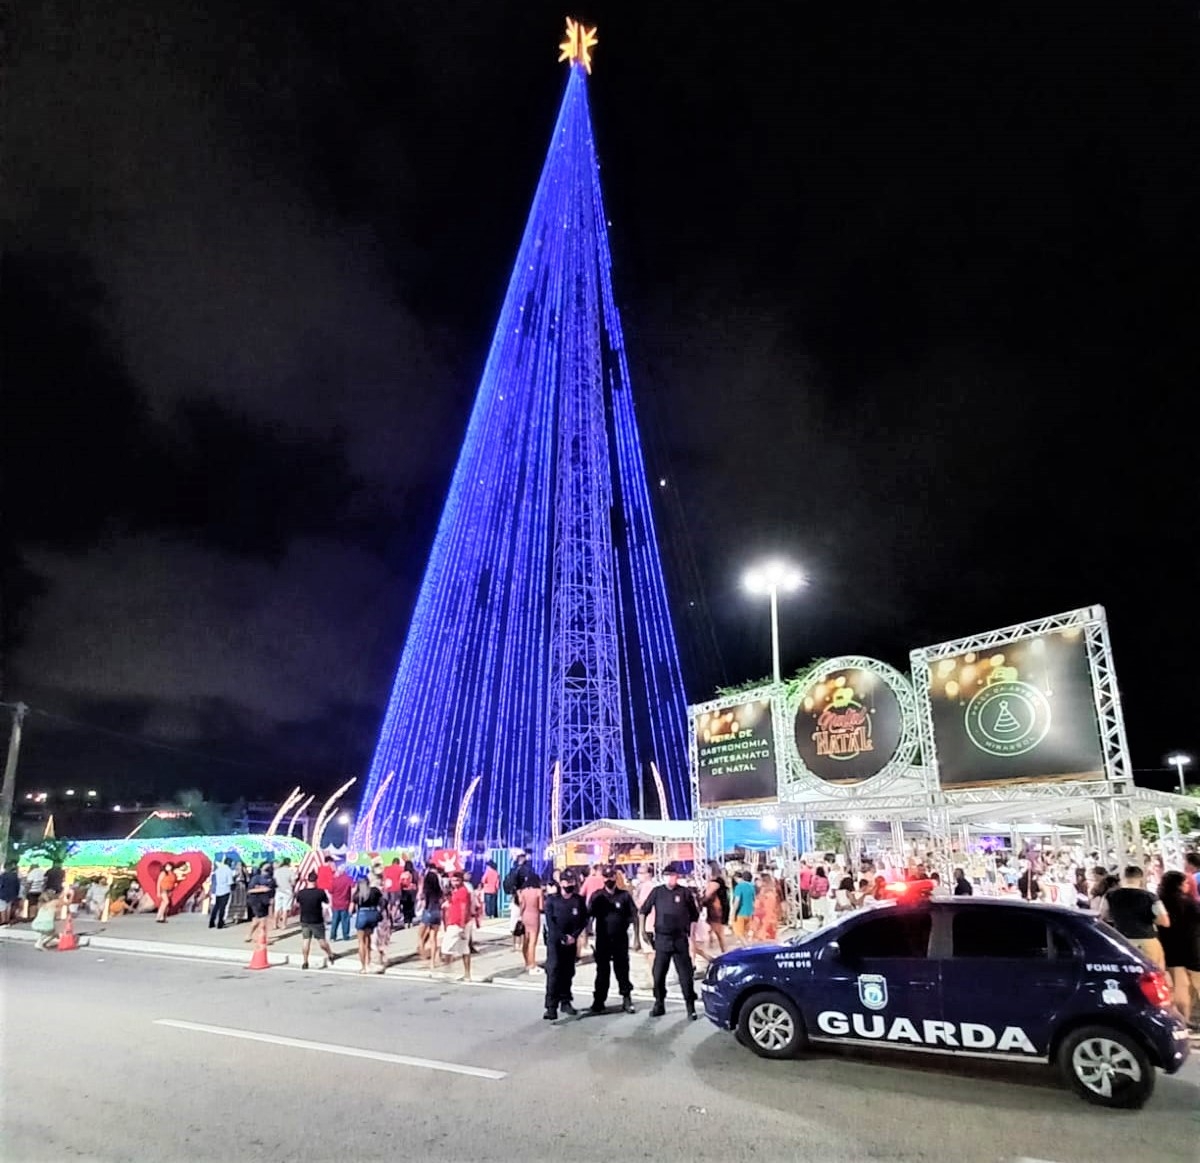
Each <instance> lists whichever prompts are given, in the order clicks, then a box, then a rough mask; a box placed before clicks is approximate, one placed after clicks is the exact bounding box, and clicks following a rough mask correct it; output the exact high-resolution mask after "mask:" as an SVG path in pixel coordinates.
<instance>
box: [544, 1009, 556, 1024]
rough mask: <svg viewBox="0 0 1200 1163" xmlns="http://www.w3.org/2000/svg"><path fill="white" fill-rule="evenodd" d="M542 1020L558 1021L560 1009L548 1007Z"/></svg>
mask: <svg viewBox="0 0 1200 1163" xmlns="http://www.w3.org/2000/svg"><path fill="white" fill-rule="evenodd" d="M542 1020H543V1021H547V1022H557V1021H558V1010H552V1009H550V1008H547V1009H546V1012H545V1013H544V1014H542Z"/></svg>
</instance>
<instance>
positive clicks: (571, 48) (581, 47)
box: [558, 16, 596, 77]
mask: <svg viewBox="0 0 1200 1163" xmlns="http://www.w3.org/2000/svg"><path fill="white" fill-rule="evenodd" d="M595 47H596V30H595V29H594V28H585V27H584V26H583V24H582V23H581V22H579V21H576V20H572V19H571V18H570V17H569V16H568V17H567V39H566V40H564V41H563V42H562V44H560V45H559V46H558V59H559V61H578V62H579V63H580V64H581V65H583V67H584V69H585V70H586V72H587V74H588V76H589V77H590V76H591V75H592V49H593V48H595Z"/></svg>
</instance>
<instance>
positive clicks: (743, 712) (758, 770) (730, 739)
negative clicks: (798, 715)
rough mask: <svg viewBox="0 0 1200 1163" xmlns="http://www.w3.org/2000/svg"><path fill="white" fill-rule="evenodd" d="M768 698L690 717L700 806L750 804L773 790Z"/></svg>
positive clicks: (775, 788) (771, 795)
mask: <svg viewBox="0 0 1200 1163" xmlns="http://www.w3.org/2000/svg"><path fill="white" fill-rule="evenodd" d="M773 729H774V727H773V723H772V716H771V701H770V699H753V700H750V701H748V702H744V703H736V704H732V705H730V706H728V707H721V708H719V709H717V710H712V711H705V712H703V713H702V714H700V715H698V716H697V717H696V753H697V761H698V771H697V777H698V782H699V785H700V806H701V807H702V808H719V807H722V806H723V805H725V804H753V803H763V802H764V801H767V800H774V799H777V798H778V795H779V785H778V783H777V781H776V770H775V736H774V734H773V733H772V732H773Z"/></svg>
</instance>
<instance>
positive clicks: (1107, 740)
mask: <svg viewBox="0 0 1200 1163" xmlns="http://www.w3.org/2000/svg"><path fill="white" fill-rule="evenodd" d="M1077 627H1078V628H1081V629H1082V630H1083V632H1084V642H1085V643H1086V646H1087V659H1088V671H1089V673H1090V676H1091V680H1092V692H1093V696H1094V699H1095V707H1096V721H1097V724H1098V726H1099V730H1100V745H1101V752H1102V755H1103V762H1104V774H1105V777H1106V778H1107V780H1108V781H1109V784H1110V785H1111V786H1110V787H1108V788H1107V793H1108V794H1111V793H1113V792H1121V791H1123V790H1124V789H1125V787H1126V786H1127V785H1132V783H1133V766H1132V764H1131V762H1130V759H1129V745H1128V743H1127V741H1126V739H1125V721H1124V718H1123V717H1122V714H1121V695H1120V692H1119V691H1118V690H1117V680H1116V671H1115V670H1114V668H1113V660H1112V648H1111V646H1110V645H1109V640H1108V622H1107V620H1106V618H1105V616H1104V607H1103V606H1086V607H1083V608H1082V609H1078V610H1069V611H1067V613H1065V614H1053V615H1051V616H1050V617H1048V618H1037V619H1035V620H1033V621H1032V622H1018V623H1017V624H1016V625H1013V626H1005V627H1003V628H1001V629H999V630H989V631H987V632H986V633H984V634H975V635H973V636H972V637H970V638H959V639H957V640H956V641H953V642H939V643H938V644H937V645H936V646H925V647H921V648H920V649H917V650H913V651H912V652H911V653H910V655H909V658H910V660H911V663H912V675H913V687H914V689H915V693H916V697H917V706H918V709H919V712H920V721H921V750H922V756H923V758H924V761H925V764H926V765H927V766H928V767H929V768H930V770H931V771H932V774H933V779H934V782H935V786H938V778H939V774H940V773H939V767H938V757H937V741H936V739H935V737H934V733H933V705H932V703H931V701H930V697H929V690H930V687H931V685H932V680H933V669H932V664H933V663H935V662H938V661H939V660H941V659H943V658H957V657H958V656H959V655H962V654H967V653H969V652H970V651H976V652H980V651H984V650H990V649H991V648H993V647H996V646H1002V645H1004V644H1005V643H1010V642H1016V641H1019V640H1021V639H1023V638H1036V637H1038V636H1040V635H1042V634H1050V633H1053V632H1054V631H1056V630H1070V629H1074V628H1077ZM1030 786H1036V785H1030V784H1022V785H1021V787H1022V788H1023V789H1027V788H1029V787H1030ZM1065 786H1067V787H1068V788H1069V787H1070V786H1071V785H1070V784H1067V785H1065ZM1076 786H1078V785H1076ZM982 790H992V789H982ZM955 794H959V793H957V792H956V793H955ZM1068 794H1069V793H1068Z"/></svg>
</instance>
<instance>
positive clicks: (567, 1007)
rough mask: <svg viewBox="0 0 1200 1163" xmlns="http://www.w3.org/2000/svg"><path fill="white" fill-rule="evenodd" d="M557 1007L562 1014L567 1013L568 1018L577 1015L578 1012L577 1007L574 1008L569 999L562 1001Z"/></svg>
mask: <svg viewBox="0 0 1200 1163" xmlns="http://www.w3.org/2000/svg"><path fill="white" fill-rule="evenodd" d="M559 1008H560V1009H561V1010H562V1012H563V1013H564V1014H566V1015H567V1017H569V1018H573V1017H576V1016H577V1015H578V1013H579V1011H578V1010H577V1009H576V1008H575V1007H574V1006H573V1005H572V1004H571V1003H570V1002H569V1001H564V1002H562V1003H561V1004H560V1006H559Z"/></svg>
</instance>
